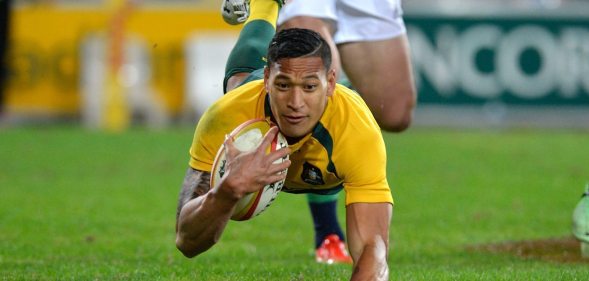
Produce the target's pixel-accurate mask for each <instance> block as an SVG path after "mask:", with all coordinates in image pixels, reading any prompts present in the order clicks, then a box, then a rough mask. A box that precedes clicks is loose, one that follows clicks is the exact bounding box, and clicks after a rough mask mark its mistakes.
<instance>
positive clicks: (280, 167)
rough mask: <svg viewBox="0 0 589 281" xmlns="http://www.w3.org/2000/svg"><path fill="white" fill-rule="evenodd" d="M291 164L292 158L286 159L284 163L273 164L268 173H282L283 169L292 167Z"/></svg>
mask: <svg viewBox="0 0 589 281" xmlns="http://www.w3.org/2000/svg"><path fill="white" fill-rule="evenodd" d="M290 164H291V162H290V160H285V161H284V162H282V163H276V164H272V165H270V167H268V173H269V174H278V173H282V172H283V171H285V170H286V169H288V167H290ZM284 174H286V173H284Z"/></svg>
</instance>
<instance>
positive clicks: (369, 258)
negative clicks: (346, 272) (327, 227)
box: [346, 203, 393, 280]
mask: <svg viewBox="0 0 589 281" xmlns="http://www.w3.org/2000/svg"><path fill="white" fill-rule="evenodd" d="M392 215H393V206H392V205H391V204H390V203H352V204H350V205H348V206H347V207H346V224H347V235H348V248H349V250H350V254H351V255H352V259H353V260H354V270H353V273H352V278H351V280H389V266H388V263H387V261H388V253H389V226H390V223H391V217H392Z"/></svg>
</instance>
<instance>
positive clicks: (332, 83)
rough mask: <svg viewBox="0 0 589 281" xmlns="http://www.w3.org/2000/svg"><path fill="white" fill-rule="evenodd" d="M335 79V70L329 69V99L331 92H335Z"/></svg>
mask: <svg viewBox="0 0 589 281" xmlns="http://www.w3.org/2000/svg"><path fill="white" fill-rule="evenodd" d="M336 82H337V81H336V78H335V69H333V68H332V69H330V70H329V71H328V72H327V96H328V97H331V96H332V95H333V92H334V91H335V83H336Z"/></svg>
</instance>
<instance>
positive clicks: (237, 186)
mask: <svg viewBox="0 0 589 281" xmlns="http://www.w3.org/2000/svg"><path fill="white" fill-rule="evenodd" d="M277 134H278V127H276V126H274V127H272V128H271V129H270V130H269V131H268V132H267V133H266V135H265V136H264V138H263V139H262V142H261V143H260V145H258V147H257V148H256V149H254V150H253V151H249V152H242V151H240V150H239V149H237V148H236V147H235V145H234V144H233V139H232V138H231V137H227V139H226V140H225V143H224V145H225V153H226V159H227V164H226V165H227V166H226V170H225V175H224V176H223V179H222V180H221V188H223V189H225V190H224V191H226V192H227V194H228V195H230V196H231V197H233V198H234V199H236V200H239V199H240V198H242V197H243V196H245V195H247V194H248V193H252V192H255V191H258V190H260V189H262V188H263V187H264V186H265V185H268V184H271V183H275V182H277V181H280V180H283V179H285V178H286V173H284V170H285V169H286V168H288V167H289V166H290V160H286V161H284V162H282V163H278V164H274V162H275V161H276V160H278V159H280V158H283V157H285V156H286V155H288V154H290V149H289V148H288V147H284V148H281V149H279V150H276V151H273V152H270V153H268V154H266V151H267V148H268V147H269V146H270V145H271V144H272V140H273V139H274V138H275V137H276V135H277Z"/></svg>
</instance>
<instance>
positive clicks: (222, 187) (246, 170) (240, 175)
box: [176, 127, 290, 257]
mask: <svg viewBox="0 0 589 281" xmlns="http://www.w3.org/2000/svg"><path fill="white" fill-rule="evenodd" d="M277 133H278V129H277V128H276V127H275V128H273V129H270V131H268V133H267V134H266V136H264V139H263V141H262V143H261V144H260V145H259V146H258V148H257V149H256V150H254V151H251V152H241V151H239V150H238V149H237V148H235V146H234V145H233V140H232V139H231V138H228V139H227V140H226V141H225V143H224V145H225V151H226V159H227V164H226V172H225V175H224V176H223V178H221V181H220V182H219V184H218V185H217V186H215V187H213V188H212V189H211V190H209V191H208V192H206V193H204V194H202V195H201V194H199V193H202V191H203V190H204V189H206V187H203V186H204V184H205V181H206V184H208V179H210V174H209V173H206V172H202V171H197V170H193V169H189V170H188V172H187V174H186V176H185V179H184V183H183V187H182V191H181V192H180V200H179V203H178V211H177V219H176V247H177V248H178V249H179V250H180V251H181V252H182V253H183V254H184V255H185V256H187V257H194V256H196V255H198V254H200V253H202V252H204V251H206V250H208V249H209V248H211V247H212V246H213V245H214V244H216V243H217V241H219V238H220V237H221V234H222V233H223V230H224V229H225V226H226V225H227V222H228V221H229V219H230V218H231V215H232V213H233V210H234V208H235V205H236V204H237V201H239V199H241V198H243V197H244V196H245V195H247V194H249V193H251V192H255V191H257V190H260V189H261V188H263V187H264V186H265V185H267V184H270V183H273V182H277V181H279V180H283V179H284V178H285V177H286V174H284V173H280V172H281V171H283V170H284V169H286V168H288V166H289V165H290V161H284V162H282V163H280V164H274V161H276V160H277V159H280V158H282V157H284V156H286V155H287V154H288V153H289V152H290V150H289V149H288V148H283V149H280V150H277V151H274V152H271V153H269V154H266V148H267V147H268V146H269V145H270V144H271V142H272V139H273V138H274V137H275V136H276V134H277ZM205 178H206V179H205Z"/></svg>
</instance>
